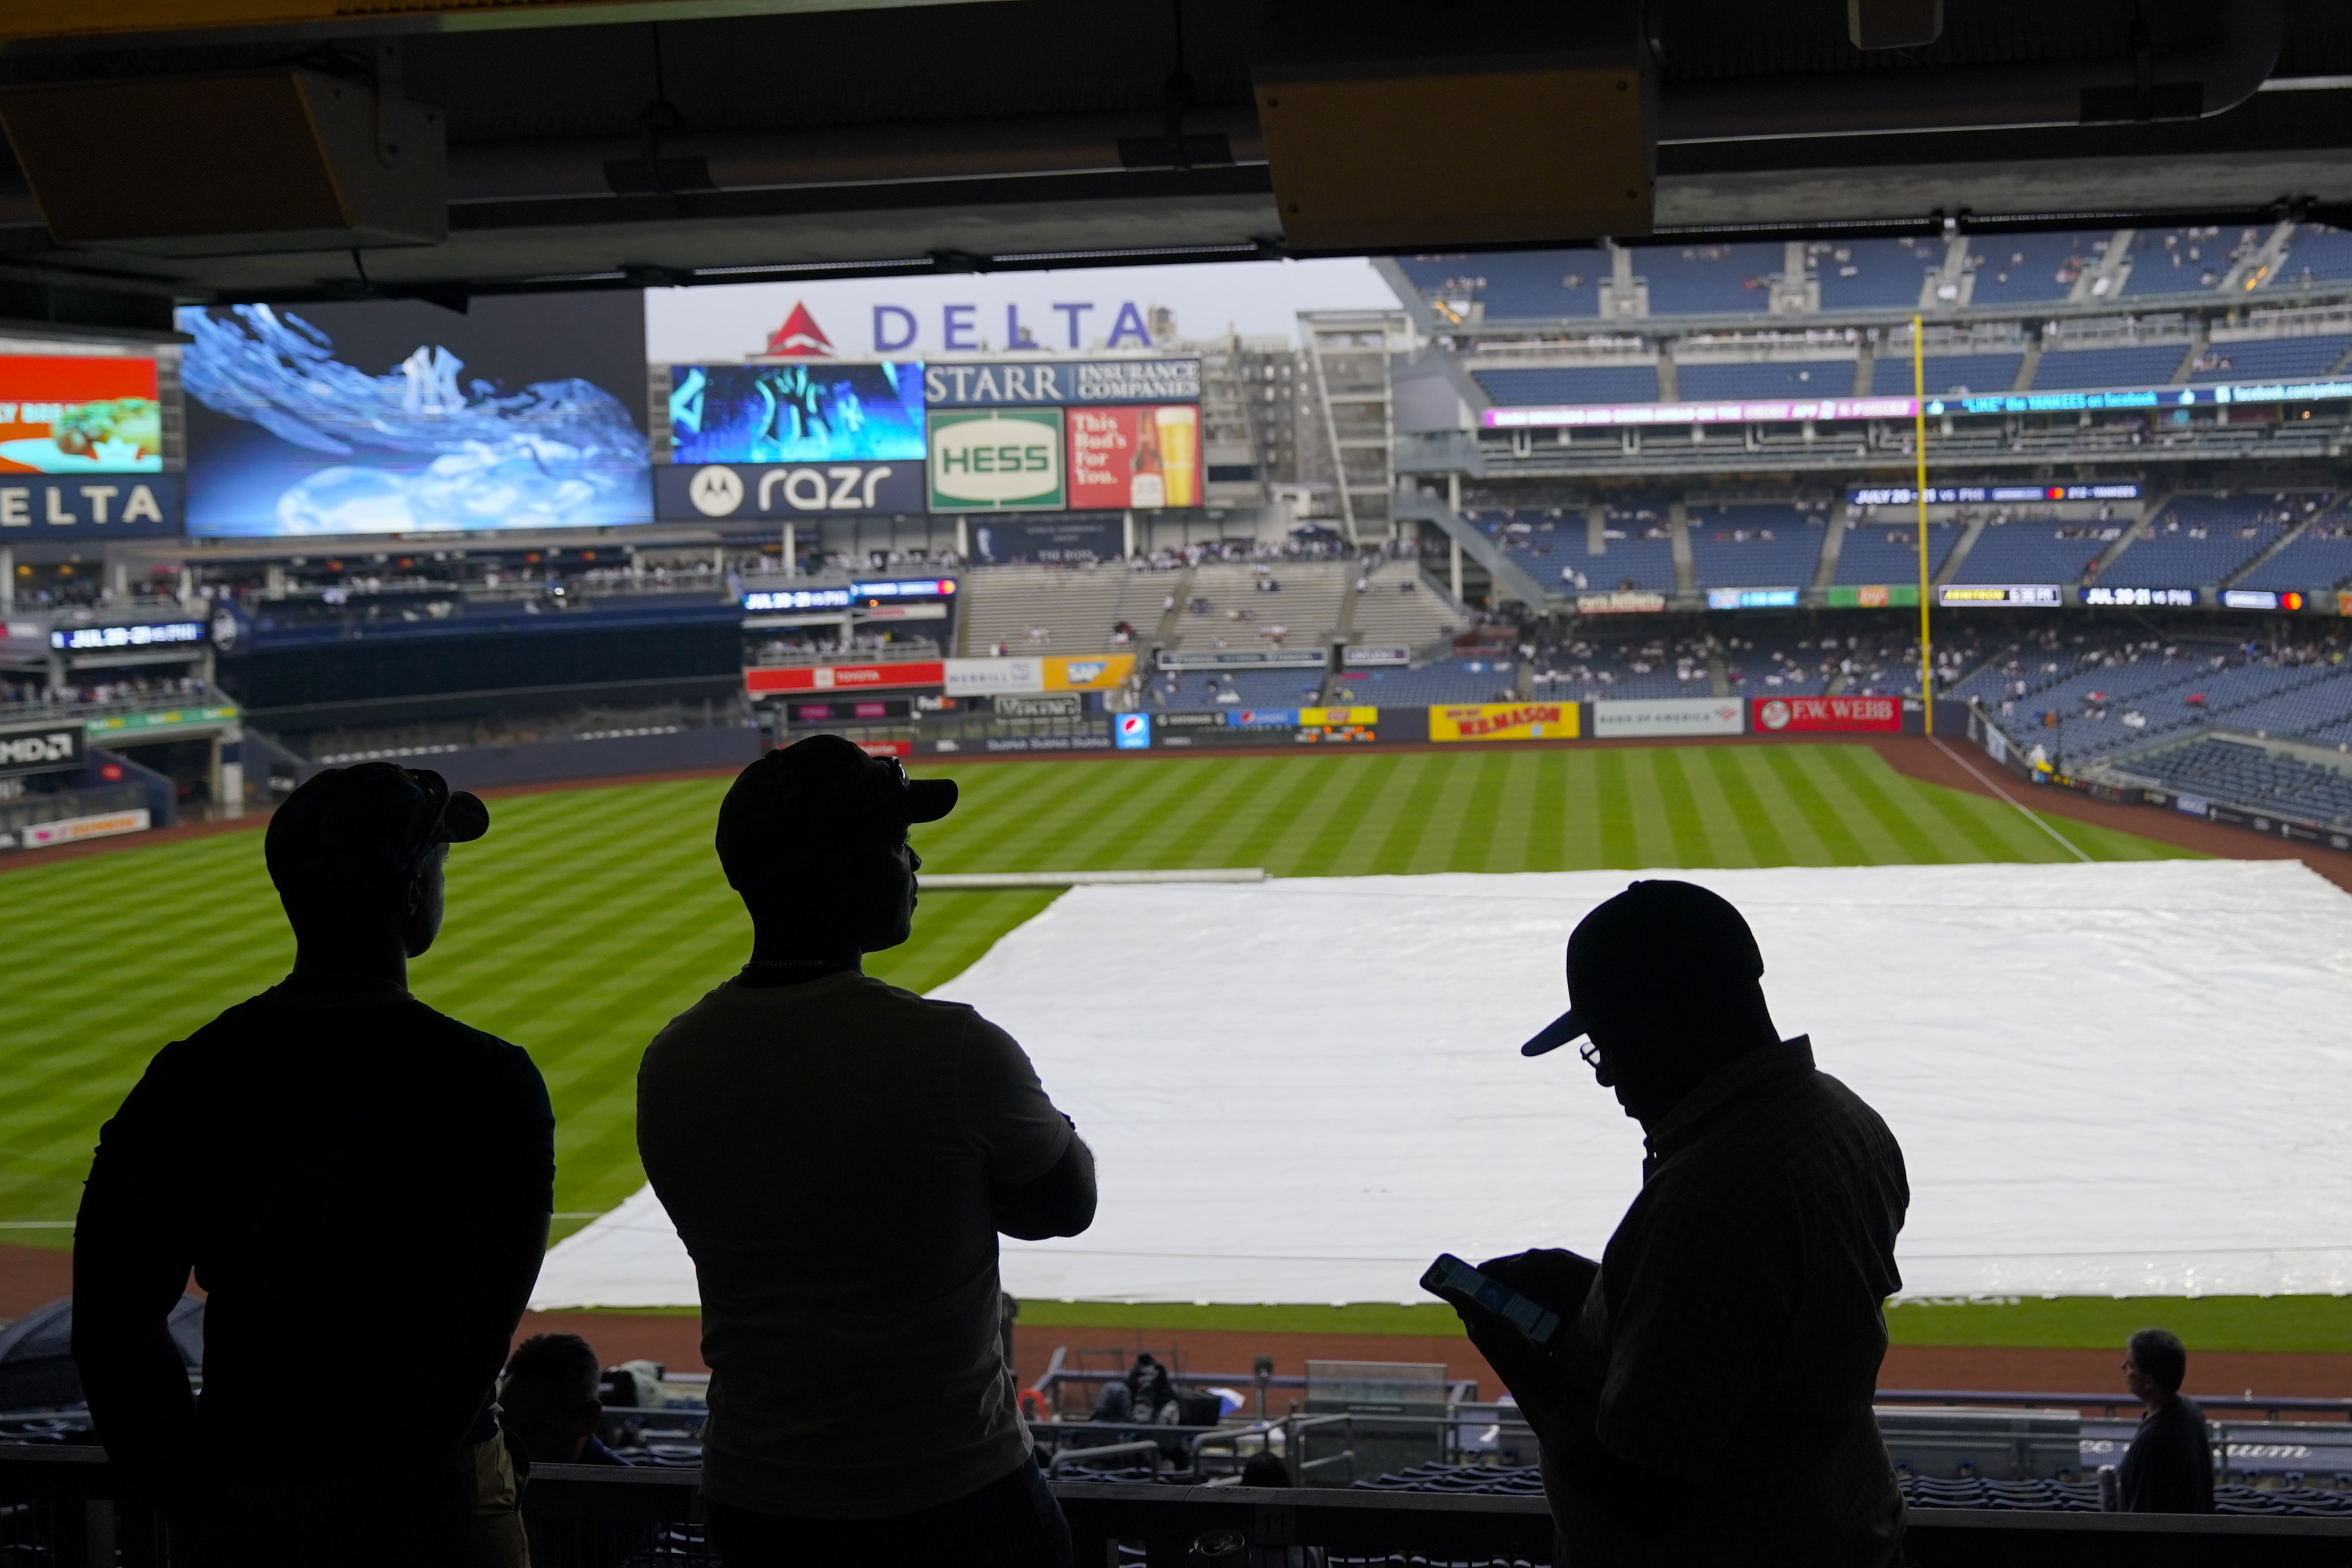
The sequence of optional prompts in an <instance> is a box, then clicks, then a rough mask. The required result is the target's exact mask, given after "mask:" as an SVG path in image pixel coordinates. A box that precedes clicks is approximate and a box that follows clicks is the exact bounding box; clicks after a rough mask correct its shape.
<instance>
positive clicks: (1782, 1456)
mask: <svg viewBox="0 0 2352 1568" xmlns="http://www.w3.org/2000/svg"><path fill="white" fill-rule="evenodd" d="M1644 1144H1645V1147H1646V1148H1647V1149H1648V1151H1649V1152H1648V1157H1647V1158H1646V1159H1644V1160H1643V1165H1642V1191H1641V1194H1640V1196H1638V1197H1635V1198H1634V1200H1633V1206H1632V1207H1630V1208H1628V1209H1627V1210H1626V1211H1625V1218H1624V1219H1623V1220H1622V1222H1621V1223H1620V1224H1619V1225H1618V1227H1617V1233H1616V1234H1615V1235H1614V1236H1612V1238H1610V1241H1609V1247H1608V1250H1607V1251H1606V1252H1604V1253H1603V1254H1602V1255H1601V1270H1600V1273H1599V1275H1598V1276H1597V1277H1596V1278H1595V1280H1594V1281H1593V1284H1592V1287H1591V1291H1590V1292H1589V1293H1588V1294H1587V1296H1586V1298H1585V1302H1584V1310H1583V1313H1582V1316H1581V1319H1580V1322H1579V1324H1578V1340H1577V1343H1576V1344H1575V1346H1574V1347H1573V1349H1572V1350H1571V1351H1570V1355H1571V1357H1572V1359H1573V1360H1575V1361H1577V1362H1580V1363H1581V1364H1582V1370H1583V1371H1584V1372H1585V1373H1586V1374H1587V1375H1589V1377H1590V1379H1591V1386H1597V1387H1598V1389H1599V1401H1598V1413H1597V1416H1596V1417H1595V1420H1594V1427H1593V1430H1594V1434H1595V1436H1596V1437H1598V1438H1599V1440H1600V1442H1601V1446H1602V1447H1603V1448H1606V1449H1608V1450H1609V1451H1610V1452H1611V1453H1612V1454H1614V1455H1616V1456H1617V1457H1618V1458H1622V1459H1624V1460H1626V1461H1628V1462H1630V1463H1632V1464H1634V1465H1638V1466H1640V1467H1642V1468H1643V1469H1647V1470H1652V1471H1655V1472H1659V1473H1662V1474H1666V1475H1672V1476H1678V1477H1682V1478H1685V1479H1686V1480H1687V1481H1688V1483H1689V1485H1688V1496H1689V1497H1690V1498H1691V1499H1692V1500H1693V1502H1694V1505H1695V1506H1694V1511H1693V1512H1692V1513H1691V1514H1690V1515H1689V1516H1688V1517H1687V1519H1686V1521H1685V1523H1684V1524H1683V1525H1682V1526H1681V1527H1680V1528H1678V1529H1675V1531H1672V1532H1671V1533H1669V1534H1667V1535H1664V1536H1659V1537H1641V1536H1635V1535H1632V1534H1630V1533H1628V1532H1626V1531H1623V1530H1622V1527H1620V1526H1618V1525H1616V1524H1614V1523H1612V1521H1609V1520H1608V1519H1607V1518H1606V1517H1604V1516H1603V1515H1601V1513H1600V1512H1599V1511H1597V1510H1595V1509H1593V1508H1592V1507H1591V1504H1590V1503H1589V1502H1587V1501H1586V1500H1584V1499H1583V1497H1582V1496H1581V1495H1580V1493H1578V1492H1577V1491H1576V1490H1574V1489H1573V1488H1572V1487H1569V1486H1564V1485H1553V1486H1551V1487H1549V1491H1550V1493H1551V1496H1552V1507H1553V1511H1554V1513H1555V1515H1556V1516H1557V1517H1558V1519H1559V1526H1560V1532H1561V1534H1562V1536H1563V1537H1564V1539H1565V1542H1566V1543H1567V1544H1568V1546H1569V1548H1570V1559H1569V1560H1570V1562H1572V1563H1577V1564H1579V1565H1580V1568H1581V1565H1582V1564H1586V1563H1661V1564H1664V1563H1727V1562H1735V1561H1736V1562H1738V1563H1777V1562H1782V1561H1790V1562H1797V1561H1801V1562H1802V1563H1806V1564H1808V1568H1847V1565H1852V1568H1865V1565H1867V1568H1877V1565H1879V1564H1883V1563H1887V1562H1889V1561H1890V1560H1892V1559H1893V1557H1894V1555H1895V1551H1896V1547H1897V1544H1898V1543H1899V1542H1900V1541H1901V1538H1902V1532H1903V1498H1902V1493H1901V1491H1900V1490H1898V1489H1897V1487H1896V1485H1895V1472H1894V1469H1893V1468H1892V1467H1891V1466H1890V1465H1889V1463H1888V1462H1887V1458H1886V1448H1885V1444H1884V1443H1883V1442H1882V1441H1881V1440H1880V1438H1879V1436H1878V1426H1877V1422H1876V1420H1875V1418H1874V1416H1872V1413H1871V1396H1872V1395H1873V1393H1874V1391H1875V1389H1876V1386H1877V1381H1878V1364H1879V1362H1880V1360H1881V1359H1882V1358H1883V1357H1884V1356H1885V1354H1886V1319H1885V1313H1884V1312H1883V1310H1882V1308H1883V1303H1884V1302H1885V1299H1886V1297H1887V1296H1889V1295H1891V1294H1893V1293H1894V1291H1895V1290H1896V1289H1898V1288H1899V1287H1900V1285H1901V1283H1902V1280H1901V1277H1900V1276H1899V1275H1898V1274H1897V1273H1896V1272H1895V1233H1896V1232H1897V1231H1898V1230H1900V1229H1901V1228H1902V1227H1903V1215H1904V1210H1905V1209H1906V1207H1908V1205H1909V1203H1910V1188H1909V1186H1908V1184H1907V1182H1906V1179H1905V1176H1904V1170H1903V1151H1902V1150H1901V1149H1900V1148H1898V1147H1897V1146H1896V1145H1895V1136H1894V1134H1892V1133H1890V1132H1888V1131H1887V1129H1886V1124H1885V1122H1882V1121H1881V1120H1879V1117H1878V1113H1876V1112H1874V1111H1873V1110H1872V1109H1871V1108H1870V1107H1869V1106H1868V1105H1866V1104H1864V1103H1863V1102H1862V1101H1861V1099H1859V1098H1858V1097H1857V1096H1856V1095H1855V1094H1854V1093H1853V1091H1851V1090H1849V1089H1848V1088H1846V1086H1845V1085H1844V1084H1843V1083H1840V1082H1838V1081H1837V1080H1836V1079H1834V1078H1832V1077H1830V1076H1829V1075H1828V1074H1827V1073H1824V1072H1821V1071H1816V1070H1815V1069H1814V1066H1813V1052H1812V1046H1811V1042H1810V1041H1809V1040H1806V1039H1804V1038H1803V1037H1801V1036H1800V1037H1799V1038H1797V1039H1795V1040H1787V1041H1784V1042H1782V1043H1781V1044H1780V1045H1779V1046H1777V1047H1767V1048H1764V1049H1760V1050H1757V1051H1750V1052H1748V1054H1746V1055H1744V1056H1741V1057H1738V1058H1737V1059H1736V1060H1734V1061H1732V1062H1730V1063H1729V1064H1728V1065H1727V1066H1725V1067H1723V1068H1722V1069H1721V1070H1719V1071H1717V1072H1715V1073H1714V1074H1713V1075H1712V1076H1710V1077H1708V1078H1707V1079H1706V1081H1705V1082H1702V1083H1701V1084H1700V1085H1699V1086H1698V1087H1697V1088H1696V1089H1695V1090H1693V1091H1692V1092H1690V1093H1689V1094H1688V1095H1687V1096H1686V1097H1685V1099H1684V1100H1683V1101H1682V1103H1679V1104H1677V1105H1676V1106H1675V1108H1674V1109H1673V1111H1671V1112H1670V1113H1667V1115H1666V1116H1664V1118H1663V1119H1661V1120H1660V1122H1659V1123H1658V1124H1657V1126H1656V1127H1655V1128H1654V1129H1652V1130H1651V1132H1650V1134H1649V1136H1648V1137H1647V1139H1646V1140H1644Z"/></svg>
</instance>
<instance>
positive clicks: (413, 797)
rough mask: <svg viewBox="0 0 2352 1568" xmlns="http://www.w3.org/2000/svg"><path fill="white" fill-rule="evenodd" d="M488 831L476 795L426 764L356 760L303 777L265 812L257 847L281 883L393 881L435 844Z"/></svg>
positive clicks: (463, 839)
mask: <svg viewBox="0 0 2352 1568" xmlns="http://www.w3.org/2000/svg"><path fill="white" fill-rule="evenodd" d="M488 831H490V810H489V808H488V807H487V806H485V805H483V804H482V801H481V798H480V797H479V796H478V795H473V794H469V793H467V791H466V790H463V789H454V790H453V789H450V788H449V781H448V780H447V779H444V778H442V777H441V775H439V774H438V773H436V772H434V771H433V770H432V769H431V768H403V767H400V766H399V765H398V764H396V763H391V762H362V763H360V764H358V765H357V766H355V767H351V768H321V769H320V771H319V772H317V773H315V774H312V775H311V776H310V778H309V779H305V780H304V781H303V783H302V786H301V788H299V789H296V790H295V791H294V793H292V794H291V795H289V796H288V797H287V798H286V800H285V803H284V804H283V805H281V806H279V807H278V810H276V811H274V812H272V813H271V815H270V818H269V830H268V833H267V834H265V835H264V838H263V843H262V854H263V858H264V859H265V860H266V861H267V862H268V866H269V877H270V880H271V881H272V882H274V883H277V884H278V886H279V887H280V888H283V887H285V886H286V885H288V883H289V881H291V880H300V881H304V882H308V883H312V884H314V885H316V884H320V883H335V882H356V883H379V884H383V883H404V882H405V881H407V879H408V878H410V877H412V876H414V875H415V874H416V868H417V867H418V866H419V865H420V864H422V863H423V862H424V858H425V852H427V851H428V850H430V849H432V848H433V846H434V845H436V844H465V843H471V842H473V841H475V840H476V839H478V838H480V837H481V836H482V835H483V834H484V833H487V832H488Z"/></svg>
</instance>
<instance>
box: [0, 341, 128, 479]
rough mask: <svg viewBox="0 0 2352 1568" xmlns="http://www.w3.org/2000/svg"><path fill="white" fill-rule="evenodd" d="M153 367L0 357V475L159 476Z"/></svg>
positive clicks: (123, 361)
mask: <svg viewBox="0 0 2352 1568" xmlns="http://www.w3.org/2000/svg"><path fill="white" fill-rule="evenodd" d="M161 472H163V404H162V403H161V402H158V401H157V398H156V395H155V361H153V360H148V359H132V358H130V357H127V356H115V355H106V354H10V355H6V356H0V474H159V473H161Z"/></svg>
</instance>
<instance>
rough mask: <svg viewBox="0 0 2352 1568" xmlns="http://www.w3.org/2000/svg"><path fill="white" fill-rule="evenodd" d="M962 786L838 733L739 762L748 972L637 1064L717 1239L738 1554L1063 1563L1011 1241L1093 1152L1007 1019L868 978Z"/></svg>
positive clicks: (716, 1373) (696, 1231)
mask: <svg viewBox="0 0 2352 1568" xmlns="http://www.w3.org/2000/svg"><path fill="white" fill-rule="evenodd" d="M955 798H956V787H955V785H954V783H953V782H951V781H949V780H945V779H911V780H910V779H908V778H907V776H906V773H905V770H904V769H903V768H900V767H899V765H898V762H897V761H896V760H894V759H877V758H869V757H867V756H866V754H865V753H864V752H863V751H861V750H859V749H858V748H857V747H856V746H855V745H853V744H851V743H850V742H849V741H847V740H845V739H843V738H841V737H838V736H815V737H810V738H809V739H806V740H803V741H800V742H798V743H797V744H795V745H793V746H792V747H788V748H786V749H784V750H781V751H772V752H770V753H768V754H767V755H766V756H764V757H762V758H760V760H758V761H757V762H754V763H753V764H751V767H749V768H745V769H744V770H743V772H742V774H741V775H740V777H738V778H737V779H736V780H735V783H734V785H733V787H732V788H730V789H729V791H728V793H727V799H726V800H725V801H724V803H722V804H721V805H720V807H719V837H718V847H719V863H720V864H721V865H722V866H723V867H724V868H725V870H726V873H727V880H728V882H729V883H730V885H731V886H733V887H734V889H735V890H736V891H737V892H738V893H739V894H741V895H742V898H743V903H744V905H745V907H746V908H748V909H749V910H750V911H751V924H752V931H753V936H752V945H751V961H750V962H749V963H747V964H745V965H744V967H743V969H742V972H741V973H740V974H738V975H737V976H735V977H733V978H732V979H730V980H728V981H727V982H726V983H724V984H722V985H720V986H719V987H718V988H716V989H714V990H712V991H711V992H710V993H709V995H707V996H705V997H704V998H702V999H701V1000H700V1001H699V1002H697V1003H696V1004H695V1005H694V1007H692V1008H691V1009H688V1011H686V1012H685V1013H682V1014H680V1015H679V1016H678V1017H677V1018H676V1019H672V1020H671V1022H670V1024H669V1025H668V1027H667V1028H666V1029H664V1030H662V1032H661V1033H660V1035H658V1036H657V1037H656V1039H655V1040H654V1042H653V1044H652V1046H651V1047H649V1048H648V1049H647V1051H646V1058H645V1062H644V1064H643V1066H642V1067H640V1069H639V1070H638V1073H637V1146H638V1150H639V1152H640V1154H641V1155H643V1156H644V1160H645V1166H646V1176H648V1177H649V1178H650V1179H651V1181H652V1183H653V1186H654V1190H655V1192H656V1194H658V1195H659V1197H660V1198H661V1200H662V1204H663V1206H664V1207H666V1208H667V1209H668V1211H669V1216H670V1218H671V1220H672V1221H673V1222H674V1223H675V1224H676V1225H677V1231H678V1235H679V1237H680V1238H681V1239H683V1240H684V1241H685V1243H686V1246H687V1249H688V1251H689V1252H690V1253H692V1254H693V1257H694V1262H695V1271H696V1274H697V1277H698V1281H699V1282H700V1289H701V1296H702V1312H703V1318H702V1325H703V1337H702V1354H703V1359H704V1360H705V1361H707V1362H708V1363H709V1365H710V1370H711V1383H710V1419H709V1427H708V1428H707V1430H706V1433H705V1437H704V1442H703V1470H702V1488H703V1497H704V1501H705V1507H706V1509H707V1511H708V1514H709V1521H710V1533H711V1539H712V1542H713V1544H714V1545H715V1546H716V1547H717V1548H718V1549H719V1552H720V1554H721V1555H723V1556H724V1557H725V1559H726V1561H727V1562H728V1563H729V1564H730V1568H759V1565H761V1564H768V1563H774V1564H779V1565H782V1564H787V1563H789V1564H792V1565H793V1568H802V1565H804V1564H824V1563H851V1562H855V1563H860V1564H866V1563H877V1564H879V1563H919V1562H947V1561H952V1562H956V1563H968V1564H1002V1565H1003V1568H1033V1565H1035V1568H1066V1564H1067V1563H1069V1561H1070V1540H1069V1531H1068V1527H1067V1525H1066V1523H1065V1522H1064V1521H1063V1519H1062V1515H1061V1511H1060V1509H1059V1507H1058V1505H1056V1504H1055V1501H1054V1498H1053V1495H1052V1493H1051V1492H1049V1491H1048V1490H1046V1488H1045V1482H1044V1479H1042V1477H1040V1475H1039V1473H1038V1470H1037V1467H1036V1463H1035V1461H1034V1458H1033V1457H1032V1451H1031V1443H1030V1437H1029V1429H1028V1427H1027V1426H1026V1425H1025V1424H1024V1422H1023V1421H1022V1420H1021V1418H1020V1414H1019V1408H1018V1406H1017V1403H1016V1390H1015V1387H1014V1384H1013V1371H1012V1368H1011V1367H1009V1366H1008V1365H1007V1364H1005V1358H1004V1352H1003V1345H1002V1343H1001V1342H1000V1340H999V1337H998V1332H997V1311H998V1303H997V1295H998V1281H997V1268H996V1237H997V1233H998V1232H1000V1231H1002V1232H1003V1233H1004V1234H1006V1235H1010V1236H1015V1237H1020V1238H1023V1239H1040V1238H1043V1237H1047V1236H1075V1235H1076V1234H1077V1233H1078V1232H1080V1231H1082V1230H1084V1229H1085V1228H1087V1226H1088V1225H1089V1224H1091V1223H1092V1222H1093V1219H1094V1209H1095V1184H1094V1156H1093V1155H1092V1154H1091V1153H1089V1152H1088V1150H1087V1145H1085V1144H1084V1143H1083V1142H1081V1141H1080V1140H1079V1138H1078V1136H1077V1134H1076V1130H1075V1128H1074V1127H1073V1126H1072V1124H1071V1123H1070V1121H1069V1119H1068V1118H1067V1117H1066V1116H1065V1115H1063V1114H1062V1113H1060V1112H1058V1111H1056V1110H1055V1109H1054V1106H1053V1103H1052V1102H1050V1101H1049V1100H1047V1099H1046V1097H1045V1090H1044V1089H1043V1088H1042V1087H1040V1086H1039V1084H1038V1082H1037V1075H1036V1073H1035V1071H1034V1070H1033V1069H1032V1068H1031V1066H1030V1064H1029V1059H1028V1058H1027V1057H1026V1056H1025V1055H1024V1054H1023V1052H1022V1051H1021V1048H1020V1047H1019V1046H1018V1045H1017V1044H1015V1043H1014V1042H1013V1039H1012V1037H1011V1036H1009V1035H1007V1034H1006V1033H1005V1032H1004V1031H1003V1030H1001V1029H998V1028H997V1027H996V1026H995V1025H993V1024H992V1023H990V1022H989V1021H988V1020H987V1019H983V1018H982V1017H981V1016H980V1015H979V1014H978V1013H976V1012H974V1011H973V1010H972V1009H970V1008H968V1007H964V1006H961V1005H959V1004H955V1003H949V1002H932V1001H926V1000H924V999H923V998H920V997H918V996H915V995H913V994H911V993H909V992H907V991H902V990H899V989H898V988H895V987H891V986H886V985H884V984H882V983H881V982H880V981H878V980H873V979H869V978H867V977H866V975H865V974H864V973H863V972H862V970H861V969H860V967H859V958H860V956H861V955H862V954H865V953H872V952H878V951H880V950H882V949H884V948H887V947H895V946H898V944H900V943H902V942H904V941H906V940H907V938H908V935H909V934H910V932H911V930H912V925H913V919H914V910H915V902H916V898H915V876H914V873H915V872H916V870H917V869H918V868H919V867H920V865H921V864H922V862H921V859H920V857H919V856H918V855H917V854H916V853H915V852H914V850H913V848H912V847H911V846H910V845H908V842H907V829H908V824H910V823H914V822H929V821H938V820H939V819H940V818H941V817H943V816H945V815H947V813H948V812H949V811H950V810H953V809H954V805H955Z"/></svg>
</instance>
